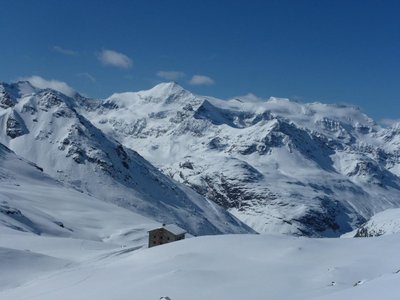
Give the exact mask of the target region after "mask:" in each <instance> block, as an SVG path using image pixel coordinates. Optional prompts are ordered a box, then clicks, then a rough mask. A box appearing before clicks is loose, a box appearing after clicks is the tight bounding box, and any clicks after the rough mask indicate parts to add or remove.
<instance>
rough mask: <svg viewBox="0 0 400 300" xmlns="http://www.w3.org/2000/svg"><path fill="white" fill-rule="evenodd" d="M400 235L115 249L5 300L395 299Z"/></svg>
mask: <svg viewBox="0 0 400 300" xmlns="http://www.w3.org/2000/svg"><path fill="white" fill-rule="evenodd" d="M399 238H400V237H399V235H392V236H387V237H380V238H375V239H308V238H295V237H288V236H270V235H224V236H203V237H198V238H192V239H186V240H183V241H179V242H175V243H170V244H166V245H163V246H159V247H154V248H150V249H139V250H136V251H133V250H131V249H120V250H118V251H116V250H115V249H113V250H109V252H108V254H107V253H106V254H104V253H103V254H101V255H99V254H94V255H93V256H92V257H91V258H90V259H88V260H86V261H80V262H74V264H73V265H70V266H67V267H65V268H64V269H59V270H58V271H57V272H49V273H47V274H45V275H42V276H40V277H38V278H36V279H32V280H31V281H29V282H27V283H25V284H22V285H20V286H18V287H15V288H8V289H5V288H3V289H0V299H2V300H3V299H4V300H6V299H7V300H8V299H41V300H47V299H49V300H50V299H51V300H52V299H59V300H64V299H76V300H80V299H82V300H83V299H85V300H87V299H96V300H102V299H104V300H107V299H119V300H125V299H126V300H128V299H129V300H130V299H160V297H169V298H170V299H171V300H185V299H191V300H200V299H209V300H213V299H215V300H225V299H226V300H227V299H229V300H234V299H238V300H242V299H270V300H278V299H280V300H283V299H285V300H287V299H298V300H303V299H304V300H310V299H354V300H357V299H359V300H361V299H363V300H365V299H376V298H374V297H376V296H377V295H380V296H381V297H379V298H382V299H385V300H389V299H397V298H396V297H398V293H399V292H400V285H399V283H400V274H399V266H400V258H399V256H398V248H399V246H400V239H399ZM18 254H19V252H17V253H13V254H10V255H12V256H15V257H17V256H18ZM0 255H1V256H0V262H1V261H4V253H2V252H1V251H0ZM10 255H9V256H10ZM32 256H33V255H32ZM40 258H41V257H40V256H39V257H32V260H31V263H32V261H35V260H39V259H40ZM47 265H52V263H51V262H48V263H46V262H43V264H42V267H44V266H47ZM9 269H12V266H10V265H7V266H6V270H9ZM21 272H22V273H23V271H22V270H21ZM0 288H1V287H0ZM368 292H372V293H371V294H368ZM350 295H351V297H347V296H350Z"/></svg>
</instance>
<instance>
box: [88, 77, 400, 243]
mask: <svg viewBox="0 0 400 300" xmlns="http://www.w3.org/2000/svg"><path fill="white" fill-rule="evenodd" d="M81 113H82V114H84V115H85V116H86V117H87V118H88V119H90V120H91V122H93V123H94V124H96V126H98V127H99V128H101V129H102V130H103V131H104V132H105V133H107V135H108V136H111V137H113V138H115V139H117V140H118V141H120V142H121V143H122V144H123V145H125V146H126V147H128V148H132V149H135V150H136V151H138V153H140V154H141V155H142V156H143V157H145V158H146V159H147V160H149V161H150V162H152V163H153V164H155V165H156V166H157V167H158V168H160V169H161V170H162V171H163V172H164V173H165V174H167V175H169V176H170V177H171V178H173V179H175V180H177V181H180V182H182V183H184V184H186V185H188V186H190V187H191V188H193V189H195V190H196V191H197V192H199V193H200V194H202V195H205V196H207V197H208V198H209V199H211V200H213V201H214V202H216V203H218V204H220V205H222V206H223V207H225V208H227V209H228V210H229V211H230V212H231V213H233V214H234V215H235V216H237V217H238V218H239V219H241V220H242V221H244V222H245V223H246V224H248V225H250V226H251V227H252V228H254V229H255V230H256V231H258V232H281V233H289V234H294V235H307V236H339V235H340V234H342V233H344V232H348V231H350V230H352V229H354V228H357V227H358V226H359V225H360V224H362V223H364V222H365V220H367V219H369V218H370V217H371V216H372V215H374V214H375V213H377V212H379V211H382V210H385V209H388V208H393V207H399V205H400V198H399V193H400V178H399V176H400V150H399V145H400V131H399V128H398V126H397V127H396V126H394V127H392V128H387V129H385V128H381V127H380V126H378V125H376V124H375V123H374V121H373V120H372V119H370V118H369V117H368V116H366V115H365V114H363V113H362V112H361V111H360V110H359V109H358V108H356V107H351V106H345V105H328V104H322V103H298V102H293V101H289V100H288V99H279V98H270V99H268V100H266V101H264V102H261V101H260V102H246V101H244V100H243V99H232V100H229V101H224V100H220V99H216V98H212V97H205V96H198V95H194V94H192V93H190V92H189V91H187V90H185V89H183V88H182V87H180V86H179V85H177V84H175V83H162V84H159V85H157V86H155V87H154V88H152V89H150V90H147V91H139V92H128V93H119V94H114V95H112V96H111V97H109V98H108V99H106V100H105V101H98V102H97V104H96V101H91V102H88V104H87V105H85V106H84V109H81Z"/></svg>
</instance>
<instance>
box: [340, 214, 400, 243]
mask: <svg viewBox="0 0 400 300" xmlns="http://www.w3.org/2000/svg"><path fill="white" fill-rule="evenodd" d="M395 233H400V208H392V209H387V210H384V211H382V212H379V213H377V214H376V215H374V216H372V218H371V219H369V220H368V221H367V222H366V223H364V224H362V225H361V226H360V227H359V228H357V229H356V230H354V231H351V232H348V233H346V234H344V235H343V237H373V236H381V235H390V234H395Z"/></svg>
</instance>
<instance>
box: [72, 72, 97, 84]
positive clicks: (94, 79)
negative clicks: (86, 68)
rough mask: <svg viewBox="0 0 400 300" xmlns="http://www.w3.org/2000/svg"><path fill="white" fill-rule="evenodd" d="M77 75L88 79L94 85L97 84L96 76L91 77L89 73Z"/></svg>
mask: <svg viewBox="0 0 400 300" xmlns="http://www.w3.org/2000/svg"><path fill="white" fill-rule="evenodd" d="M76 75H77V76H79V77H83V78H86V79H88V80H90V81H91V82H93V83H95V82H96V78H94V76H92V75H90V74H89V73H87V72H84V73H79V74H76Z"/></svg>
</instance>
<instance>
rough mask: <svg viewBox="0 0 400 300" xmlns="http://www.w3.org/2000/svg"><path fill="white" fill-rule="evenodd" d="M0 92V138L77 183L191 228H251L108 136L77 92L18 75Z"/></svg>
mask: <svg viewBox="0 0 400 300" xmlns="http://www.w3.org/2000/svg"><path fill="white" fill-rule="evenodd" d="M0 98H1V101H0V103H3V105H2V106H1V108H0V142H1V143H3V144H5V145H6V146H7V147H9V148H10V149H12V150H13V151H15V152H16V153H17V154H18V155H20V156H22V157H24V158H25V159H27V160H29V161H32V162H34V163H36V164H37V165H38V166H40V167H41V168H43V170H44V172H45V173H47V174H49V175H50V176H52V177H54V178H56V179H58V180H60V181H62V182H64V183H66V184H68V185H69V186H71V187H73V188H74V189H76V190H79V191H81V192H83V193H86V194H88V195H93V196H94V197H96V198H98V199H102V200H104V201H107V202H110V203H113V204H117V205H119V206H121V207H123V208H126V209H129V210H131V211H134V212H136V213H139V214H141V215H144V216H147V217H149V218H151V219H155V220H157V221H159V222H165V223H176V224H178V225H180V226H181V227H183V228H185V229H186V230H188V232H190V233H192V234H216V233H243V232H252V230H251V229H250V228H248V227H247V226H246V225H244V224H243V223H241V222H240V221H238V220H237V219H236V218H234V217H233V216H232V215H230V214H229V213H227V212H226V211H225V210H224V209H223V208H221V207H219V206H218V205H216V204H215V203H213V202H210V201H208V200H206V199H204V198H203V197H202V196H200V195H199V194H197V193H195V192H194V191H192V190H190V189H189V188H187V187H185V186H184V185H181V184H178V183H176V182H175V181H174V180H172V179H170V178H169V177H167V176H165V175H163V174H162V173H161V172H160V171H158V170H157V169H156V168H155V167H153V166H152V165H151V164H150V163H148V162H147V161H146V160H145V159H143V158H142V157H141V156H140V155H139V154H137V153H136V152H135V151H133V150H130V149H127V148H125V147H123V146H122V145H121V144H120V143H118V142H117V141H115V140H113V139H111V138H108V137H107V136H105V135H104V134H103V132H102V131H101V130H99V129H98V128H96V127H95V126H93V125H92V123H91V122H90V121H89V120H87V119H86V118H85V117H84V116H82V115H81V114H80V113H79V112H78V108H80V107H82V106H84V105H87V104H88V103H90V101H89V100H87V99H84V98H83V97H81V96H80V95H79V94H76V95H75V96H74V98H71V97H68V96H66V95H64V94H61V93H59V92H56V91H54V90H49V89H37V88H34V87H33V86H31V85H30V84H29V83H28V82H19V83H15V84H0ZM65 201H66V202H68V201H69V200H68V199H66V200H65Z"/></svg>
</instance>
